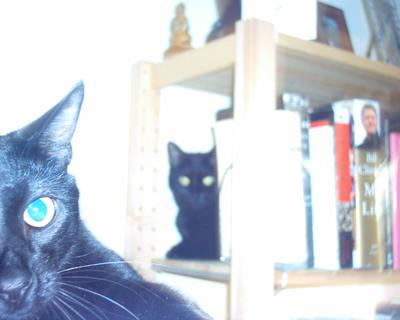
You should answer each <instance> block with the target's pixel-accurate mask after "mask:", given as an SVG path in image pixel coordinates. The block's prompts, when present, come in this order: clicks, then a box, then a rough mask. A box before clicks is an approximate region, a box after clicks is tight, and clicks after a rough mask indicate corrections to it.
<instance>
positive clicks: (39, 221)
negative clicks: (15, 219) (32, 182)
mask: <svg viewBox="0 0 400 320" xmlns="http://www.w3.org/2000/svg"><path fill="white" fill-rule="evenodd" d="M55 211H56V209H55V206H54V202H53V200H52V199H50V198H48V197H42V198H39V199H36V200H35V201H32V202H31V203H30V204H29V205H28V207H27V208H26V209H25V211H24V221H25V223H26V224H28V225H30V226H31V227H35V228H43V227H45V226H47V225H48V224H49V223H50V222H51V220H52V219H53V217H54V214H55Z"/></svg>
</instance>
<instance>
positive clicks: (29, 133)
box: [14, 81, 84, 166]
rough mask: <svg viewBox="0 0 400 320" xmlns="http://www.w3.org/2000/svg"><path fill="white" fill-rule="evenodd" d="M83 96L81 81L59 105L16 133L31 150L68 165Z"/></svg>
mask: <svg viewBox="0 0 400 320" xmlns="http://www.w3.org/2000/svg"><path fill="white" fill-rule="evenodd" d="M83 96H84V85H83V82H82V81H80V82H79V83H78V84H77V85H76V86H75V87H74V88H73V89H72V90H71V91H70V92H69V93H68V94H67V95H66V96H65V97H64V99H62V100H61V101H60V102H59V103H58V104H57V105H55V106H54V107H53V108H52V109H50V110H49V111H48V112H46V113H45V114H44V115H42V116H41V117H40V118H39V119H37V120H35V121H34V122H32V123H30V124H29V125H27V126H26V127H24V128H22V129H20V130H18V131H16V132H14V134H15V135H16V137H17V138H18V139H22V140H24V142H25V148H27V149H28V150H29V151H31V152H34V153H35V154H37V155H38V156H44V157H47V158H48V159H49V160H51V161H56V162H57V163H58V164H59V165H61V166H67V165H68V164H69V162H70V161H71V157H72V151H71V139H72V136H73V134H74V131H75V127H76V123H77V121H78V117H79V112H80V109H81V105H82V102H83Z"/></svg>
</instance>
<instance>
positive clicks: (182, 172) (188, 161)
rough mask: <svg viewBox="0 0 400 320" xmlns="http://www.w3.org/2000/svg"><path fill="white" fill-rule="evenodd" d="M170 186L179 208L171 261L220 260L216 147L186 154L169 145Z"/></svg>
mask: <svg viewBox="0 0 400 320" xmlns="http://www.w3.org/2000/svg"><path fill="white" fill-rule="evenodd" d="M168 155H169V163H170V166H171V169H170V174H169V185H170V189H171V191H172V193H173V195H174V198H175V202H176V204H177V206H178V208H179V212H178V216H177V219H176V225H177V228H178V230H179V232H180V234H181V236H182V240H181V241H180V242H179V243H178V244H177V245H175V246H174V247H172V248H171V249H170V250H169V251H168V252H167V257H168V258H172V259H205V260H218V259H219V258H220V239H219V196H218V193H219V191H218V184H217V167H216V152H215V148H213V149H212V150H210V151H209V152H206V153H187V152H184V151H182V150H181V149H180V148H179V147H178V146H177V145H176V144H174V143H172V142H170V143H169V144H168Z"/></svg>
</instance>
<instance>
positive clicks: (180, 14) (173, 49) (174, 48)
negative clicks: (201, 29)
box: [164, 3, 192, 58]
mask: <svg viewBox="0 0 400 320" xmlns="http://www.w3.org/2000/svg"><path fill="white" fill-rule="evenodd" d="M171 33H172V34H171V41H170V46H169V48H168V50H167V51H165V53H164V58H167V57H169V56H171V55H174V54H176V53H179V52H182V51H185V50H189V49H192V45H191V44H190V40H191V38H190V35H189V23H188V20H187V18H186V16H185V5H184V4H183V3H179V4H178V5H177V6H176V11H175V17H174V19H173V20H172V22H171Z"/></svg>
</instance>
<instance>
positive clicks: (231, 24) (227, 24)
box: [206, 0, 242, 42]
mask: <svg viewBox="0 0 400 320" xmlns="http://www.w3.org/2000/svg"><path fill="white" fill-rule="evenodd" d="M215 2H216V5H217V10H218V20H217V21H216V22H215V23H214V24H213V26H212V29H211V31H210V33H209V34H208V36H207V39H206V42H210V41H212V40H215V39H219V38H222V37H224V36H226V35H229V34H231V33H233V32H235V23H236V21H238V20H240V18H241V15H242V5H241V1H240V0H215Z"/></svg>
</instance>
